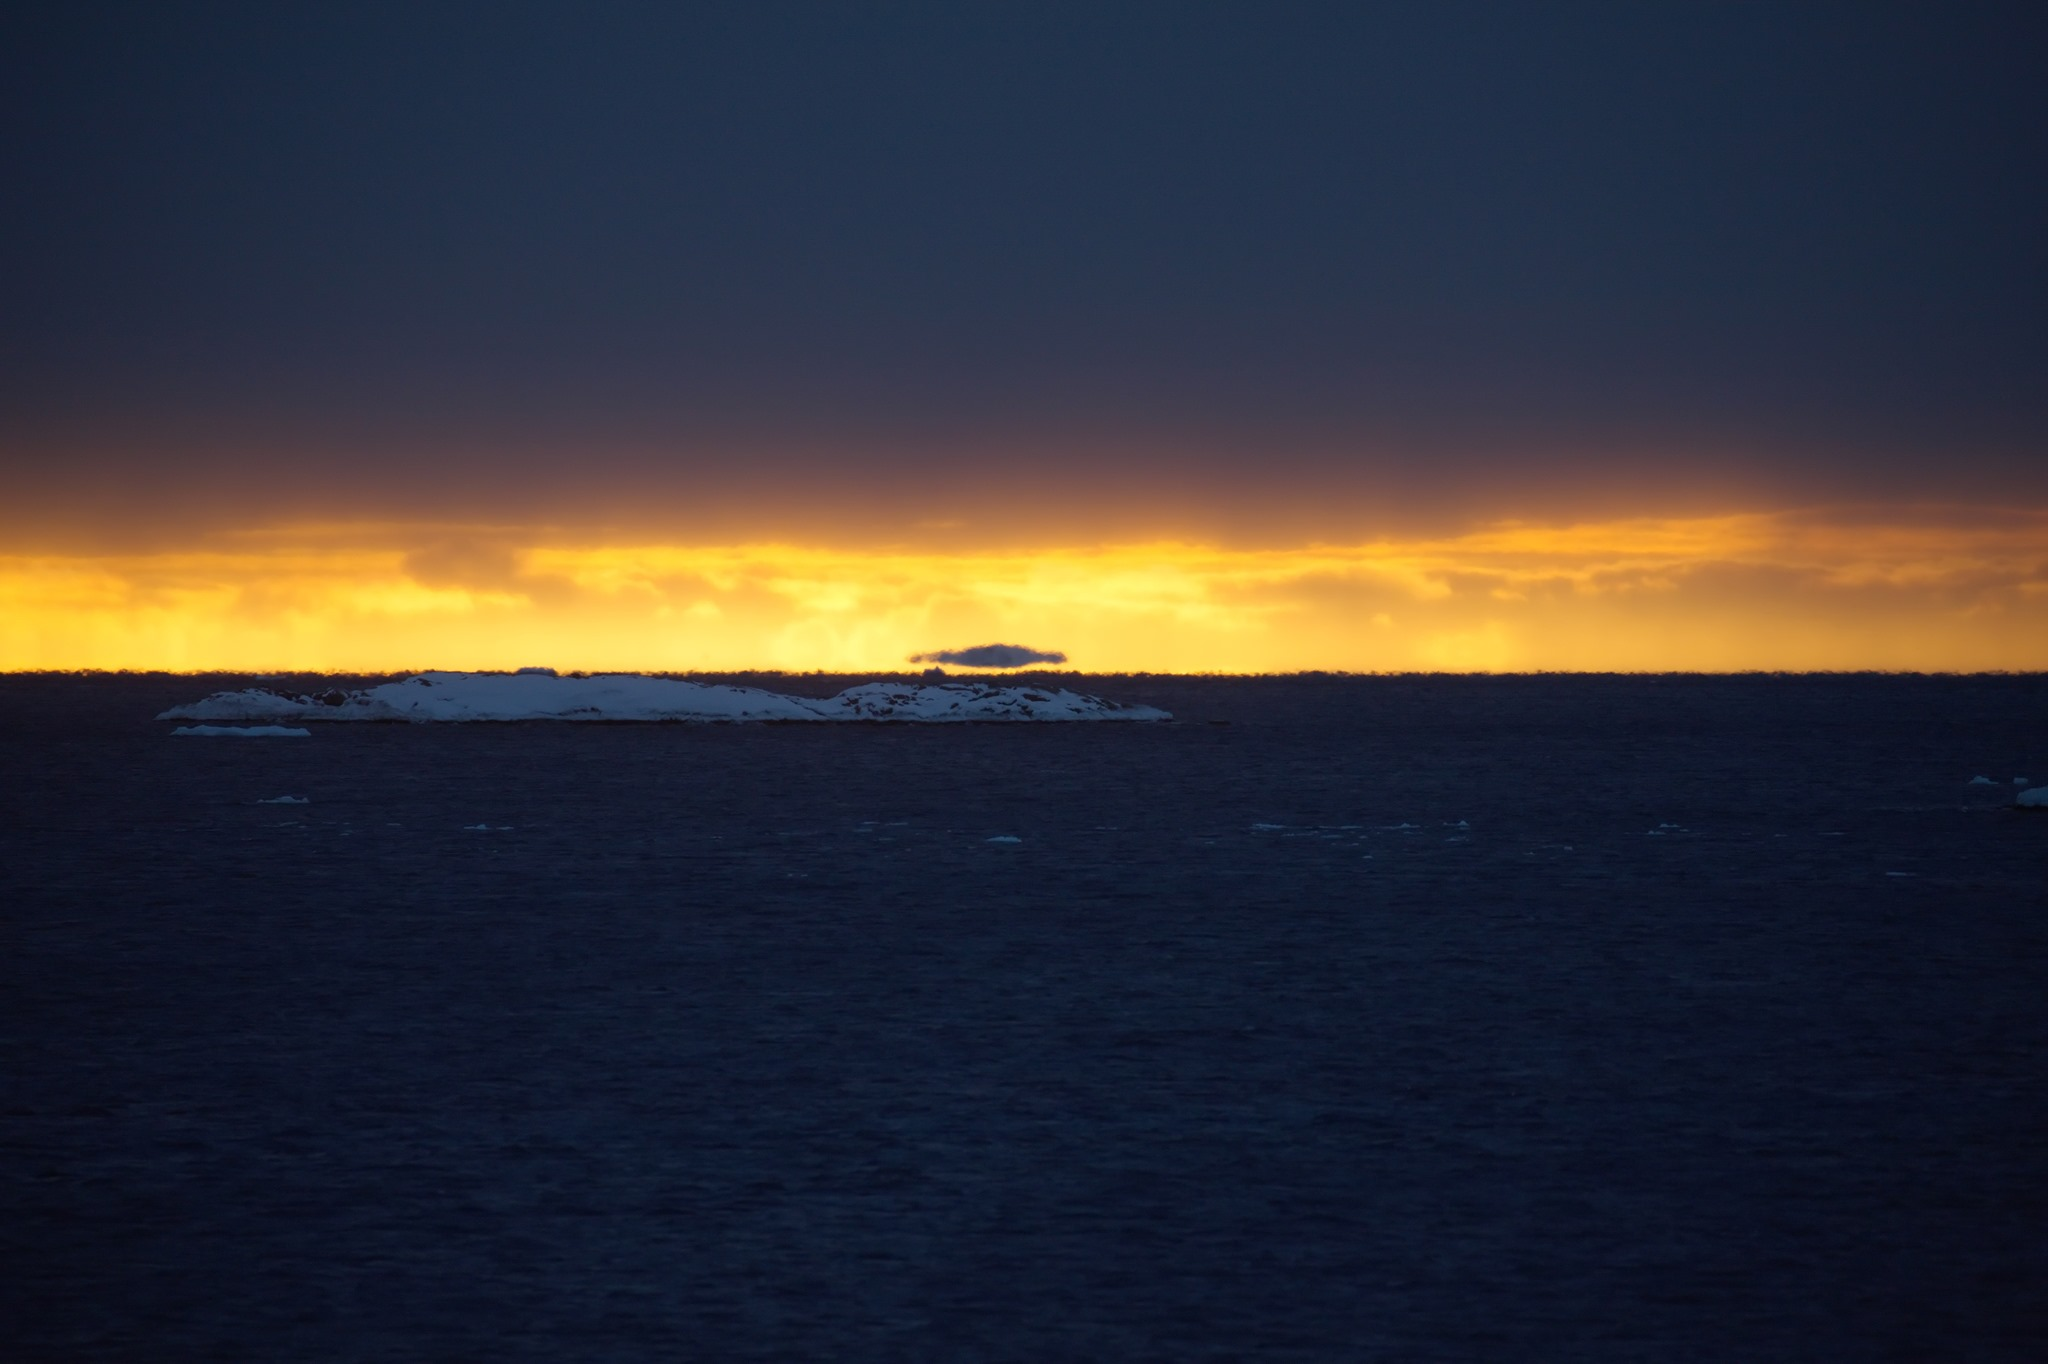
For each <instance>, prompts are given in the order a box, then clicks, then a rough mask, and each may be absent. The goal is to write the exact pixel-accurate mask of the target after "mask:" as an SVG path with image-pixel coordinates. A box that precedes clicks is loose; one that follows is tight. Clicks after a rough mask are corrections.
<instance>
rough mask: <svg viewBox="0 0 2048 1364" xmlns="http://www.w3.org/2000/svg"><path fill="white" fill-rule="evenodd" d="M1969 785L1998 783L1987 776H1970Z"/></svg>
mask: <svg viewBox="0 0 2048 1364" xmlns="http://www.w3.org/2000/svg"><path fill="white" fill-rule="evenodd" d="M1970 785H1972V786H1996V785H1998V783H1997V782H1995V781H1993V780H1991V778H1989V777H1972V778H1970Z"/></svg>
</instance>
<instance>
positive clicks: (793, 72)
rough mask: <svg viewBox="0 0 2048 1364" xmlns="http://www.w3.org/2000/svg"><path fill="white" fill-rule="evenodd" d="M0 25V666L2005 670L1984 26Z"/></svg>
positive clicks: (295, 14) (1284, 8)
mask: <svg viewBox="0 0 2048 1364" xmlns="http://www.w3.org/2000/svg"><path fill="white" fill-rule="evenodd" d="M8 32H9V41H8V42H7V43H5V44H0V92H4V95H0V98H4V100H5V101H6V108H7V117H6V118H5V119H4V120H0V128H4V130H5V131H4V133H0V175H4V176H5V178H6V181H7V183H8V184H9V186H10V187H11V188H12V189H13V190H14V191H15V194H14V201H15V204H16V206H17V211H14V212H11V213H9V214H7V215H0V562H4V564H5V568H4V575H5V577H4V581H5V583H6V588H5V590H6V592H7V594H8V596H7V598H6V601H7V602H8V607H7V609H8V611H9V612H10V616H9V619H8V620H7V621H6V624H7V626H8V630H7V633H6V636H5V639H4V641H0V643H4V647H5V648H6V649H8V650H10V651H11V652H10V653H9V654H8V660H7V665H8V666H17V667H20V666H45V665H48V666H71V665H74V664H79V663H95V664H102V665H107V666H124V665H126V666H149V665H163V664H168V665H171V666H187V667H212V666H230V665H232V666H271V665H278V666H285V665H311V661H314V660H319V661H321V663H320V665H321V666H330V665H331V666H361V667H379V668H381V667H402V666H409V665H411V664H413V663H417V662H422V661H427V660H428V659H429V658H431V659H433V660H438V661H442V662H446V663H450V664H458V663H464V664H471V665H476V666H484V665H487V664H489V663H491V662H493V661H498V660H501V659H502V660H515V659H516V660H521V661H524V660H527V659H530V657H532V656H533V655H532V654H531V652H530V651H531V650H532V649H533V648H534V647H535V646H536V645H537V644H542V643H546V642H549V641H553V642H556V643H557V644H559V646H560V647H559V648H558V649H553V650H547V651H544V652H546V654H547V657H548V658H549V659H550V660H559V661H560V662H562V663H564V664H565V665H569V666H575V665H577V664H584V665H601V666H677V667H698V666H707V667H708V666H721V667H739V666H785V667H819V666H829V667H840V666H845V667H854V666H858V667H862V668H880V667H890V666H898V665H900V664H901V661H902V660H903V658H904V657H906V656H907V654H908V653H910V652H913V651H919V650H922V649H925V648H927V647H928V646H929V645H930V643H931V642H932V641H933V640H934V639H1014V638H1028V639H1045V640H1058V641H1060V642H1061V643H1062V645H1063V646H1066V647H1068V648H1069V649H1070V651H1071V652H1072V654H1073V657H1074V661H1075V663H1076V664H1077V666H1081V667H1087V668H1107V667H1119V668H1121V667H1134V668H1147V667H1155V668H1222V669H1256V668H1266V667H1276V668H1289V667H1368V668H1369V667H1401V668H1405V667H1549V666H1627V667H1653V668H1656V667H1674V668H1676V667H1696V666H1742V667H1751V666H1755V667H1798V666H1827V667H1833V666H1885V667H1966V666H1986V667H1989V666H2022V665H2024V666H2038V665H2039V663H2038V659H2036V655H2035V653H2033V652H2030V650H2033V649H2034V648H2035V646H2034V645H2032V644H2031V643H2030V642H2028V641H2027V640H2026V639H2024V638H2022V637H2021V636H2023V635H2024V633H2025V631H2024V630H2022V629H2021V628H2020V627H2021V626H2025V627H2026V629H2032V628H2033V626H2032V624H2031V622H2033V621H2034V619H2035V615H2034V614H2033V613H2037V612H2038V605H2039V589H2038V581H2039V576H2040V574H2039V554H2038V548H2039V543H2040V542H2039V541H2034V542H2033V546H2034V548H2033V549H2032V550H2029V549H2028V548H2026V537H2027V536H2029V535H2036V534H2038V529H2039V516H2040V515H2041V514H2043V513H2048V389H2044V388H2043V386H2042V385H2041V383H2040V376H2041V375H2042V374H2043V373H2048V326H2044V325H2043V319H2044V318H2048V253H2044V252H2042V251H2041V250H2040V242H2041V241H2043V240H2044V239H2048V177H2043V176H2041V175H2040V174H2039V167H2040V166H2041V165H2042V164H2044V163H2048V82H2043V81H2041V80H2040V78H2039V72H2040V71H2041V70H2042V69H2043V68H2044V64H2048V10H2044V9H2043V8H2042V7H2040V6H2038V5H2026V4H2018V3H2002V2H1995V3H1982V4H1974V5H1960V6H1958V5H1935V4H1914V3H1901V4H1882V5H1855V6H1842V5H1835V4H1822V3H1811V4H1807V3H1788V4H1782V5H1773V6H1768V7H1755V6H1752V7H1668V6H1667V7H1656V6H1636V7H1628V6H1576V5H1558V6H1542V7H1515V6H1493V5H1469V6H1468V5H1464V4H1460V3H1447V4H1441V5H1436V4H1432V5H1420V4H1418V5H1413V6H1353V5H1318V4H1295V5H1290V4H1279V5H1257V6H1254V5H1242V6H1233V5H1221V6H1199V7H1188V6H1158V7H1153V6H1148V5H1143V4H1136V5H1124V6H1111V7H1104V6H1100V5H1080V4H1062V3H1057V0H1054V2H1052V3H1047V4H1044V5H1035V6H1032V7H1030V8H1029V9H989V8H985V7H982V8H977V7H962V6H958V5H943V4H918V3H913V4H908V5H901V6H891V7H888V8H886V9H873V8H862V7H847V6H840V5H830V4H824V3H817V4H812V3H801V2H798V0H791V2H790V3H774V2H773V0H771V2H770V3H764V4H760V5H750V6H743V7H733V6H729V5H711V4H705V5H696V4H689V3H678V4H674V5H665V6H659V7H651V8H649V7H630V8H618V7H594V8H593V7H585V8H583V9H580V10H579V9H576V8H574V7H562V6H556V5H548V4H526V3H519V0H511V2H510V3H497V4H490V5H484V4H468V3H462V2H461V0H455V2H453V3H449V4H445V5H435V6H429V7H424V8H422V7H419V6H416V5H400V4H395V3H393V4H381V3H368V4H364V5H359V6H351V7H349V8H348V9H347V10H346V11H341V10H332V9H321V8H317V7H314V8H306V7H300V8H291V7H278V6H268V5H259V4H253V3H252V4H242V5H237V4H228V5H223V6H215V7H206V8H203V9H200V10H191V9H179V8H175V7H160V6H135V5H119V4H94V3H91V0H81V3H79V4H77V5H67V6H61V7H45V8H44V9H42V10H41V11H39V12H36V13H33V14H27V15H24V16H18V17H14V18H11V19H10V21H9V29H8ZM1984 509H1991V510H1984ZM2015 527H2023V529H2020V530H2015V529H2014V528H2015ZM2030 556H2031V557H2030ZM661 612H666V613H668V614H666V615H662V614H660V613H661ZM685 627H687V628H685ZM451 652H452V653H455V654H460V655H461V657H459V658H455V657H449V656H448V655H449V653H451ZM2027 660H2035V661H2034V662H2027Z"/></svg>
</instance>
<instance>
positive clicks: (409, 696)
mask: <svg viewBox="0 0 2048 1364" xmlns="http://www.w3.org/2000/svg"><path fill="white" fill-rule="evenodd" d="M157 718H158V719H159V720H279V719H292V720H408V721H415V722H426V721H462V720H597V721H663V720H671V721H696V722H700V723H732V722H747V721H799V722H810V721H834V720H837V721H849V720H866V721H915V722H921V723H938V722H947V721H955V722H958V721H990V720H1040V721H1043V720H1170V719H1172V718H1173V716H1172V715H1171V713H1169V712H1167V711H1163V710H1158V709H1156V708H1154V707H1151V706H1126V705H1120V704H1119V703H1117V702H1115V701H1105V700H1102V699H1101V698H1099V697H1094V696H1083V695H1081V694H1080V693H1078V692H1071V691H1065V690H1062V689H1058V688H1052V687H997V686H990V685H987V684H984V683H978V682H965V683H962V682H948V683H942V684H937V685H924V684H918V683H892V682H871V683H868V684H866V685H863V686H858V687H849V688H847V689H846V690H845V691H843V692H840V693H839V694H838V695H837V696H833V697H828V698H825V699H816V698H812V697H807V696H784V695H782V694H780V693H778V692H772V691H763V690H761V689H760V688H757V687H731V686H723V685H717V684H710V683H702V682H684V681H680V680H677V679H675V678H668V677H644V676H641V675H638V674H632V673H621V674H613V675H609V676H600V677H557V676H554V675H551V674H549V673H546V672H541V671H537V670H526V671H522V672H518V673H510V674H507V673H450V672H427V673H421V674H419V675H418V676H416V677H409V678H406V679H405V680H404V681H402V682H386V683H384V684H383V685H382V686H376V687H365V688H362V689H360V690H357V691H346V692H345V691H338V690H337V691H328V692H323V693H320V694H318V695H310V696H309V695H294V694H289V693H284V692H276V691H266V690H264V689H262V688H251V689H250V690H247V691H232V692H215V693H214V694H213V695H212V696H209V697H207V698H205V699H204V700H201V701H194V702H191V703H190V704H188V705H183V706H173V707H172V708H171V709H169V710H167V711H165V712H164V713H163V714H161V715H159V716H158V717H157ZM202 731H203V732H211V727H207V726H202V727H199V728H197V729H194V730H180V731H178V732H179V733H181V734H182V733H196V732H202ZM237 732H248V733H254V732H257V731H253V730H251V731H237ZM295 732H297V733H305V732H306V731H303V730H300V731H295Z"/></svg>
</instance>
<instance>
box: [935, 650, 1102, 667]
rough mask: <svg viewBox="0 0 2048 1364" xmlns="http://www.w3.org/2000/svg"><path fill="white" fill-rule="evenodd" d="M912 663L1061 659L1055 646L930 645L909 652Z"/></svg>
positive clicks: (1002, 663)
mask: <svg viewBox="0 0 2048 1364" xmlns="http://www.w3.org/2000/svg"><path fill="white" fill-rule="evenodd" d="M910 661H911V662H912V663H952V664H955V665H957V666H959V667H962V668H1022V667H1025V666H1026V665H1028V664H1032V663H1064V662H1066V661H1067V656H1066V655H1065V654H1063V653H1061V652H1059V651H1058V650H1057V649H1032V648H1027V647H1026V646H1024V645H1022V644H977V645H975V646H974V647H973V648H972V649H934V650H933V651H932V652H931V653H928V654H912V655H911V656H910Z"/></svg>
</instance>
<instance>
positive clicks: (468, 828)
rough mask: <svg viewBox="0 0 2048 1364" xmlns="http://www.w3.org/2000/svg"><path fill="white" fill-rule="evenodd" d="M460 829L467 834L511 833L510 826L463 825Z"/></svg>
mask: <svg viewBox="0 0 2048 1364" xmlns="http://www.w3.org/2000/svg"><path fill="white" fill-rule="evenodd" d="M462 827H463V830H464V831H465V832H467V833H484V834H509V833H511V832H512V826H511V825H510V824H465V825H463V826H462Z"/></svg>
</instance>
